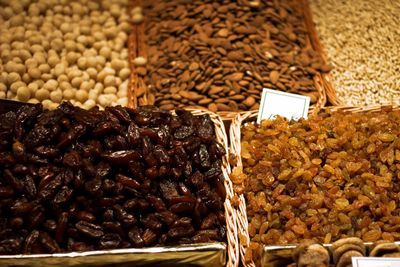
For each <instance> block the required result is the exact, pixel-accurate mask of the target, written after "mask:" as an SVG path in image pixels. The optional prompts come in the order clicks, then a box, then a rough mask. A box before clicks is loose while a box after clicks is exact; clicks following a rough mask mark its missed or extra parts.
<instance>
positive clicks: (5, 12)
mask: <svg viewBox="0 0 400 267" xmlns="http://www.w3.org/2000/svg"><path fill="white" fill-rule="evenodd" d="M0 15H1V17H2V18H3V19H5V20H8V19H9V18H11V17H12V16H13V15H14V11H13V10H12V8H11V7H9V6H6V7H4V8H1V9H0Z"/></svg>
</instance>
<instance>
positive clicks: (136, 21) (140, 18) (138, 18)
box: [132, 13, 143, 24]
mask: <svg viewBox="0 0 400 267" xmlns="http://www.w3.org/2000/svg"><path fill="white" fill-rule="evenodd" d="M142 21H143V15H142V14H141V13H135V14H133V16H132V23H134V24H140V23H141V22H142Z"/></svg>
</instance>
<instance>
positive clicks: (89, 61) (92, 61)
mask: <svg viewBox="0 0 400 267" xmlns="http://www.w3.org/2000/svg"><path fill="white" fill-rule="evenodd" d="M78 63H79V62H78ZM96 66H97V60H96V57H95V56H90V57H87V58H86V67H87V68H95V67H96Z"/></svg>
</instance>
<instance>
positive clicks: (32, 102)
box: [27, 98, 40, 104]
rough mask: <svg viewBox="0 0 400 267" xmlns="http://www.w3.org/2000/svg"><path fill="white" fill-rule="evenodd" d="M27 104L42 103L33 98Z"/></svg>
mask: <svg viewBox="0 0 400 267" xmlns="http://www.w3.org/2000/svg"><path fill="white" fill-rule="evenodd" d="M27 102H28V103H30V104H39V103H40V101H39V100H37V99H36V98H31V99H29V100H28V101H27Z"/></svg>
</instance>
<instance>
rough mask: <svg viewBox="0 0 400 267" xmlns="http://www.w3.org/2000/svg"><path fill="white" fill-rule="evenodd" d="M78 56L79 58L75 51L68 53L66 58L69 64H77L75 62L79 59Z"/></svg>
mask: <svg viewBox="0 0 400 267" xmlns="http://www.w3.org/2000/svg"><path fill="white" fill-rule="evenodd" d="M78 58H79V54H78V53H75V52H68V53H67V55H66V60H67V62H68V64H69V65H73V64H75V62H76V61H77V59H78Z"/></svg>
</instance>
